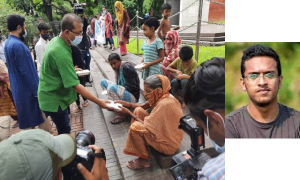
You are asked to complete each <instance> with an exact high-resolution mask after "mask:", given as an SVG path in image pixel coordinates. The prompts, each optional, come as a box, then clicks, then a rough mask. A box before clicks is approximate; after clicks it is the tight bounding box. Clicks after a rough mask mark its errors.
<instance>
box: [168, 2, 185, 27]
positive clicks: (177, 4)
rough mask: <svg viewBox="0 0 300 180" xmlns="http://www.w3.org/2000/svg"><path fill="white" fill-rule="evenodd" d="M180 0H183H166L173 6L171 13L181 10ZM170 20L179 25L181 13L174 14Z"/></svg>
mask: <svg viewBox="0 0 300 180" xmlns="http://www.w3.org/2000/svg"><path fill="white" fill-rule="evenodd" d="M180 1H182V0H166V3H169V4H171V6H172V11H171V15H173V14H175V13H177V12H179V11H180ZM183 1H185V0H183ZM170 21H171V24H172V25H179V15H177V16H174V17H173V18H171V20H170Z"/></svg>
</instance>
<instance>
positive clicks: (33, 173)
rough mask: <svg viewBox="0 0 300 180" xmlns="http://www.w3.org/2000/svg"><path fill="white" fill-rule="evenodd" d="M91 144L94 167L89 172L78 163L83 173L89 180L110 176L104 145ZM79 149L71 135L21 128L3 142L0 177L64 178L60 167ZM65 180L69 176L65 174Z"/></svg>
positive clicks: (0, 148)
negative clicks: (103, 153) (102, 146)
mask: <svg viewBox="0 0 300 180" xmlns="http://www.w3.org/2000/svg"><path fill="white" fill-rule="evenodd" d="M89 147H90V148H92V149H93V150H94V152H95V153H94V154H95V159H94V165H93V168H92V170H91V172H89V171H88V170H87V169H86V168H85V167H83V165H82V164H81V163H78V164H77V168H78V169H79V171H80V173H81V174H82V175H83V177H84V179H87V180H102V179H103V180H106V179H109V178H108V173H107V169H106V167H105V155H104V156H102V151H101V148H100V147H97V146H94V145H90V146H89ZM76 151H77V148H76V142H75V140H74V138H73V137H71V135H69V134H61V135H58V136H53V135H51V134H50V133H48V132H46V131H44V130H41V129H33V130H26V131H21V132H19V133H17V134H15V135H13V136H11V137H10V138H9V139H6V140H4V141H3V142H1V143H0V159H1V161H0V177H1V179H12V180H13V179H16V180H17V179H18V180H21V179H43V180H51V179H55V180H62V179H63V174H62V171H61V169H62V167H65V166H66V165H68V164H69V163H71V162H72V161H73V159H74V158H75V156H76ZM72 168H73V169H76V167H72ZM76 171H77V170H76ZM64 179H70V178H67V177H66V176H65V174H64Z"/></svg>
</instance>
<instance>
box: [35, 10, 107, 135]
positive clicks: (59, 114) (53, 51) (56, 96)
mask: <svg viewBox="0 0 300 180" xmlns="http://www.w3.org/2000/svg"><path fill="white" fill-rule="evenodd" d="M81 40H82V21H81V19H80V18H79V17H78V16H76V15H75V14H66V15H65V16H64V17H63V19H62V21H61V33H60V35H59V36H58V37H55V38H53V39H52V40H51V41H50V42H49V44H48V45H47V48H46V51H45V55H44V59H43V64H42V67H41V71H40V84H39V89H38V98H39V103H40V108H41V109H42V110H43V111H44V112H45V115H46V116H50V117H51V119H52V120H53V122H54V123H55V125H56V128H57V131H58V134H63V133H70V131H71V128H70V119H69V116H68V109H67V107H68V106H69V105H70V104H72V103H73V102H74V101H76V99H77V94H76V92H77V93H78V94H80V95H82V96H83V97H85V98H86V99H89V100H90V101H93V102H94V103H96V104H98V105H99V106H100V107H102V108H106V109H109V110H111V108H109V107H108V106H107V104H106V103H105V101H104V100H100V99H98V98H97V97H95V96H93V95H92V94H91V93H90V92H89V91H88V90H87V89H85V88H84V87H83V86H82V85H81V84H80V83H79V80H78V76H77V74H76V72H75V68H74V65H73V61H72V55H71V47H70V45H71V44H73V45H77V44H78V43H80V42H81Z"/></svg>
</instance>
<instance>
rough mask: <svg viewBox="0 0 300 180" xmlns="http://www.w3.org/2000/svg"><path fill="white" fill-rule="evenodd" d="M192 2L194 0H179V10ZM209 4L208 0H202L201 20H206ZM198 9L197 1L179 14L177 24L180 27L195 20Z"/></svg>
mask: <svg viewBox="0 0 300 180" xmlns="http://www.w3.org/2000/svg"><path fill="white" fill-rule="evenodd" d="M193 2H195V0H181V3H180V11H181V10H183V9H185V8H186V7H188V6H189V5H190V4H192V3H193ZM209 5H210V2H209V1H206V0H203V9H202V21H208V14H209ZM198 10H199V1H198V2H196V3H195V4H194V5H192V6H191V7H189V8H188V9H187V10H185V11H183V12H182V13H181V14H180V24H179V25H180V26H181V27H183V26H189V25H191V24H193V23H195V22H197V20H198Z"/></svg>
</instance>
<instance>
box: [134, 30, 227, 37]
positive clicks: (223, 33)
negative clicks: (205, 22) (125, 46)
mask: <svg viewBox="0 0 300 180" xmlns="http://www.w3.org/2000/svg"><path fill="white" fill-rule="evenodd" d="M130 36H137V32H136V31H130ZM139 36H144V37H145V35H144V32H143V31H139ZM179 36H180V37H183V36H193V37H196V36H197V33H181V32H179ZM200 36H202V37H222V36H225V32H219V33H200Z"/></svg>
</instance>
